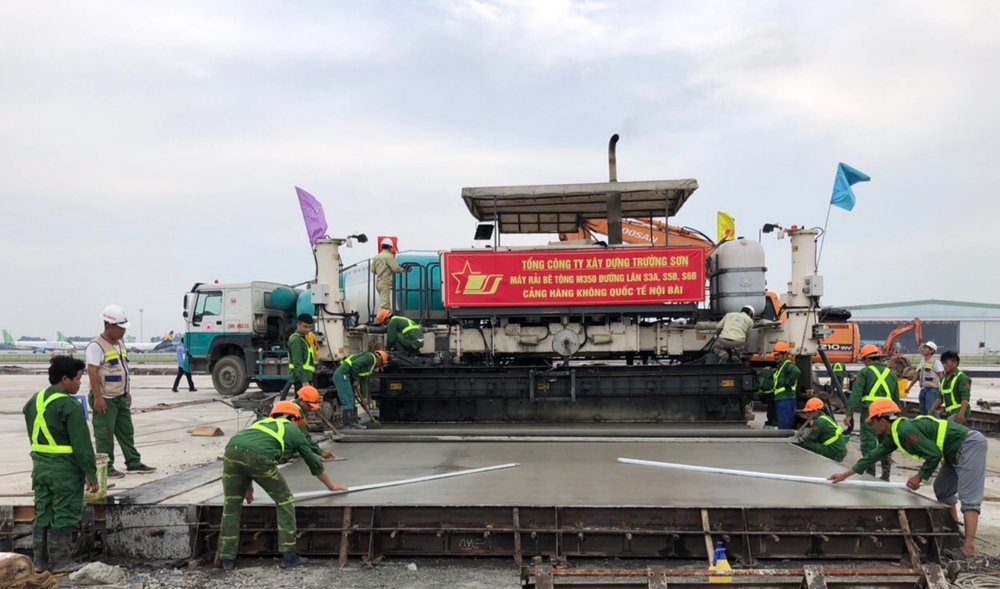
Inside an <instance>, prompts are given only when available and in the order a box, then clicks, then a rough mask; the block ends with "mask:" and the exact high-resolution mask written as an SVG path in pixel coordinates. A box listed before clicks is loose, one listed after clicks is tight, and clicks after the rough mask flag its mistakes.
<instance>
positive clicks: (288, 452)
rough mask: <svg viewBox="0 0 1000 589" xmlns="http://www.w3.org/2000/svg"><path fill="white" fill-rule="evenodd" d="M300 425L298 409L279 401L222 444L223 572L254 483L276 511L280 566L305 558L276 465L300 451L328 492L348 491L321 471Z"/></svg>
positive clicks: (291, 501) (288, 496) (285, 486)
mask: <svg viewBox="0 0 1000 589" xmlns="http://www.w3.org/2000/svg"><path fill="white" fill-rule="evenodd" d="M302 423H303V421H302V413H301V411H300V410H299V407H298V406H297V405H296V404H295V403H292V402H291V401H279V402H278V403H275V405H274V407H273V408H272V409H271V416H270V417H267V418H264V419H261V420H259V421H256V422H254V423H253V424H252V425H251V426H250V427H248V428H247V429H245V430H243V431H241V432H239V433H237V434H236V435H235V436H233V437H232V439H231V440H229V444H227V445H226V452H225V454H224V455H223V461H222V491H223V495H224V498H223V503H222V526H221V530H220V535H219V560H221V561H222V568H224V569H226V570H232V568H233V566H234V564H235V560H236V549H237V547H238V545H239V542H240V514H241V513H242V511H243V500H244V499H246V502H247V504H250V503H253V483H257V484H258V485H260V487H261V488H262V489H264V491H266V492H267V494H268V496H270V497H271V499H272V500H273V501H274V505H275V508H276V509H277V510H278V550H280V551H281V553H282V555H283V556H282V559H281V567H282V568H290V567H294V566H299V565H301V564H303V563H304V562H305V559H304V558H302V557H301V556H299V555H298V553H296V551H295V544H296V539H295V536H296V533H297V529H296V525H295V499H294V498H293V496H292V492H291V490H289V488H288V483H286V482H285V477H283V476H282V475H281V471H280V470H278V465H279V464H284V463H286V462H288V461H289V460H290V459H291V458H292V456H293V455H295V454H296V453H298V455H299V456H301V457H302V460H304V461H305V463H306V465H307V466H308V467H309V472H310V473H311V474H312V475H313V476H314V477H316V478H317V479H319V481H320V482H321V483H323V484H324V485H326V488H327V489H329V490H331V491H346V490H347V487H344V486H342V485H337V484H335V483H334V482H333V481H331V480H330V477H329V475H327V474H326V472H324V469H323V462H322V460H320V457H319V456H317V455H316V453H315V452H313V451H312V449H311V448H310V446H309V442H308V441H307V438H308V436H307V435H305V433H303V431H302V429H301V428H300V427H299V426H301V425H302Z"/></svg>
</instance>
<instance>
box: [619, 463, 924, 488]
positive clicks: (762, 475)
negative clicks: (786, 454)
mask: <svg viewBox="0 0 1000 589" xmlns="http://www.w3.org/2000/svg"><path fill="white" fill-rule="evenodd" d="M618 462H620V463H622V464H635V465H638V466H655V467H657V468H671V469H674V470H689V471H693V472H704V473H709V474H730V475H735V476H741V477H753V478H759V479H774V480H779V481H791V482H797V483H818V484H821V485H831V484H833V483H831V482H830V481H828V480H826V479H824V478H821V477H804V476H798V475H790V474H774V473H769V472H754V471H750V470H733V469H729V468H710V467H707V466H694V465H691V464H675V463H672V462H654V461H652V460H635V459H632V458H619V459H618ZM837 484H838V485H848V486H851V487H875V488H883V489H905V488H906V485H905V484H903V483H887V482H884V481H843V482H840V483H837Z"/></svg>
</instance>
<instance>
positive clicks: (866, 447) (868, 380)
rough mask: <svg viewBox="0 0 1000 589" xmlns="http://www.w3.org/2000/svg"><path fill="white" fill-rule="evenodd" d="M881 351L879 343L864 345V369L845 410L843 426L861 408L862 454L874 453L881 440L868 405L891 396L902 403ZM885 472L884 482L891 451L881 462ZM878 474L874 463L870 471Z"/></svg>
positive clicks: (849, 422)
mask: <svg viewBox="0 0 1000 589" xmlns="http://www.w3.org/2000/svg"><path fill="white" fill-rule="evenodd" d="M881 357H882V350H880V349H879V347H878V346H873V345H871V344H869V345H866V346H864V347H863V348H861V363H862V364H864V365H865V367H864V368H862V369H861V370H859V371H858V373H857V375H856V376H855V377H854V384H852V385H851V396H850V398H848V399H847V409H846V410H845V411H844V412H845V413H846V414H847V416H846V417H844V425H845V426H847V427H850V426H851V424H852V423H853V422H854V412H855V411H857V410H858V409H860V410H861V453H862V454H863V455H865V456H869V455H871V454H873V453H874V452H875V446H876V445H878V439H877V436H876V435H875V430H874V429H873V428H872V424H871V422H870V421H869V420H868V407H869V405H871V404H872V402H874V401H876V400H878V399H891V400H892V401H894V402H896V403H898V402H899V382H898V381H897V380H896V375H895V374H893V373H892V370H889V368H888V367H887V366H886V365H885V364H883V363H882V362H881ZM881 466H882V473H881V474H880V478H881V479H882V480H883V481H888V480H889V474H890V470H891V469H892V459H891V458H890V457H889V455H888V454H886V455H885V457H884V458H883V459H882V462H881ZM867 472H868V474H870V475H872V476H875V465H874V463H873V464H872V465H871V468H870V469H869V470H868V471H867Z"/></svg>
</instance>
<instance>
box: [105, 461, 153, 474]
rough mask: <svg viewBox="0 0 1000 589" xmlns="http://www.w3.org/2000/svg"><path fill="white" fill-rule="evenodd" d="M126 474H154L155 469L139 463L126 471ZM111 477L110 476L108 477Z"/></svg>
mask: <svg viewBox="0 0 1000 589" xmlns="http://www.w3.org/2000/svg"><path fill="white" fill-rule="evenodd" d="M125 470H127V471H128V472H131V473H136V474H149V473H151V472H156V469H155V468H154V467H152V466H146V465H145V464H142V463H139V464H137V465H135V466H130V467H128V468H127V469H125ZM108 476H111V475H108Z"/></svg>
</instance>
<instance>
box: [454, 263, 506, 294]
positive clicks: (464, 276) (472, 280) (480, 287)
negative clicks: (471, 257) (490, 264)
mask: <svg viewBox="0 0 1000 589" xmlns="http://www.w3.org/2000/svg"><path fill="white" fill-rule="evenodd" d="M451 276H452V278H454V279H455V294H461V295H491V294H496V292H497V290H498V289H499V288H500V283H501V282H502V281H503V274H483V273H481V272H473V271H472V265H471V264H470V263H469V261H468V260H466V262H465V265H464V266H463V267H462V270H461V272H452V273H451Z"/></svg>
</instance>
